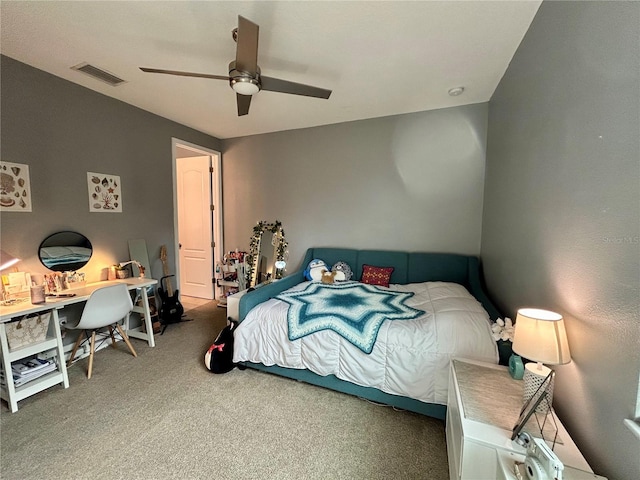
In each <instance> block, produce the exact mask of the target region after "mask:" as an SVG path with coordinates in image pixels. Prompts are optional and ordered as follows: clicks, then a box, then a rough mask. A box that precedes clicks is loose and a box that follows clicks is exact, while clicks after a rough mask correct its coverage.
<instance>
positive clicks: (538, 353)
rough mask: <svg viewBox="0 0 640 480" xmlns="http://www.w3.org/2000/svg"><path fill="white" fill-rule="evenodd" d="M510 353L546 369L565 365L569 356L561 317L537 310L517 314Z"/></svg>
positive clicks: (553, 313)
mask: <svg viewBox="0 0 640 480" xmlns="http://www.w3.org/2000/svg"><path fill="white" fill-rule="evenodd" d="M513 351H514V352H515V353H517V354H518V355H520V356H522V357H524V358H528V359H529V360H533V361H535V362H540V363H546V364H547V365H560V364H564V363H569V362H570V361H571V353H570V351H569V342H568V341H567V332H566V330H565V328H564V320H563V319H562V315H560V314H558V313H555V312H550V311H548V310H540V309H537V308H521V309H520V310H518V314H517V316H516V324H515V333H514V337H513Z"/></svg>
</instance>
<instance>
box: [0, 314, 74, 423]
mask: <svg viewBox="0 0 640 480" xmlns="http://www.w3.org/2000/svg"><path fill="white" fill-rule="evenodd" d="M5 326H6V324H5V322H4V321H3V322H1V323H0V348H1V349H2V369H3V370H4V373H5V382H6V385H3V386H2V387H1V388H0V398H2V399H3V400H5V401H6V402H7V404H8V405H9V409H10V410H11V412H12V413H14V412H17V411H18V402H19V401H20V400H23V399H25V398H27V397H30V396H31V395H34V394H36V393H38V392H41V391H42V390H46V389H47V388H49V387H53V386H54V385H58V384H60V383H61V384H62V385H63V386H64V388H69V377H68V376H67V367H66V365H65V357H64V349H63V345H62V335H61V333H60V323H59V319H58V310H57V309H52V310H51V315H50V316H49V332H51V331H53V336H50V335H48V336H47V338H46V339H45V340H43V341H41V342H37V343H34V344H31V345H27V346H24V347H21V348H16V349H13V350H12V349H10V348H9V342H8V340H7V330H6V327H5ZM49 350H54V351H55V356H54V361H55V362H56V364H57V369H56V370H55V371H53V372H49V373H47V374H45V375H43V376H41V377H38V378H35V379H33V380H31V381H29V382H27V383H25V384H23V385H20V386H16V385H15V384H14V382H13V374H12V371H11V364H12V363H13V362H17V361H18V360H22V359H23V358H27V357H31V356H33V355H37V354H38V353H42V352H47V351H49Z"/></svg>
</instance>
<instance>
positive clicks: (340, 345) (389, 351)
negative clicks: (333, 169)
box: [233, 282, 498, 405]
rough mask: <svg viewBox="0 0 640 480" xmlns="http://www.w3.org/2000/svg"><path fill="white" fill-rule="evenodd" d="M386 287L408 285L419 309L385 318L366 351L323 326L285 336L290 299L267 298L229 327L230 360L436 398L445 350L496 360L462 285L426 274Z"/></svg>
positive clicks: (485, 323) (485, 326) (484, 321)
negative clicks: (424, 279)
mask: <svg viewBox="0 0 640 480" xmlns="http://www.w3.org/2000/svg"><path fill="white" fill-rule="evenodd" d="M306 284H307V282H304V283H302V284H300V285H297V286H296V287H294V288H293V289H300V288H304V286H305V285H306ZM380 288H384V287H380ZM293 289H292V290H293ZM389 289H390V290H396V291H403V292H414V296H413V297H411V298H410V299H409V300H408V301H407V305H409V306H411V307H414V308H418V309H420V310H424V312H425V314H424V315H422V316H420V317H418V318H417V319H415V320H394V321H390V320H386V321H385V322H384V323H383V324H382V326H381V328H380V331H379V333H378V339H377V341H376V344H375V345H374V347H373V351H372V352H371V353H370V354H366V353H364V352H362V351H361V350H360V349H359V348H358V347H356V346H354V345H352V344H351V343H349V342H348V341H347V340H345V339H344V338H342V337H341V336H340V335H338V334H337V333H335V332H333V331H330V330H324V331H321V332H317V333H314V334H311V335H308V336H306V337H303V338H301V339H299V340H294V341H290V340H289V338H288V332H287V328H288V327H287V309H288V308H289V305H288V304H286V303H285V302H282V301H280V300H276V299H271V300H268V301H266V302H264V303H262V304H260V305H258V306H256V307H255V308H254V309H252V310H251V311H250V312H249V314H248V315H247V317H246V318H245V320H244V321H243V322H242V323H240V325H239V326H238V328H237V329H236V330H235V343H234V353H233V361H234V362H243V361H248V362H254V363H262V364H264V365H279V366H281V367H287V368H295V369H308V370H311V371H312V372H315V373H317V374H318V375H323V376H325V375H329V374H333V375H335V376H336V377H338V378H340V379H342V380H346V381H348V382H351V383H355V384H357V385H362V386H366V387H374V388H377V389H378V390H382V391H383V392H386V393H390V394H393V395H402V396H406V397H411V398H415V399H417V400H422V401H424V402H428V403H439V404H443V405H444V404H446V403H447V385H448V376H449V361H450V359H451V357H453V356H457V357H465V358H473V359H477V360H482V361H486V362H490V363H497V362H498V350H497V347H496V342H495V341H494V340H493V338H492V336H491V323H490V320H489V316H488V314H487V312H486V311H485V310H484V309H483V308H482V305H481V304H480V303H479V302H478V301H477V300H476V299H475V298H474V297H473V296H472V295H471V294H470V293H469V292H468V291H467V290H466V289H465V288H464V287H463V286H461V285H458V284H456V283H444V282H429V283H414V284H409V285H391V286H390V287H389Z"/></svg>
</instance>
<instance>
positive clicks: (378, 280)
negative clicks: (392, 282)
mask: <svg viewBox="0 0 640 480" xmlns="http://www.w3.org/2000/svg"><path fill="white" fill-rule="evenodd" d="M392 273H393V267H373V266H371V265H363V266H362V278H361V279H360V281H361V282H362V283H368V284H369V285H381V286H383V287H388V286H389V279H390V278H391V274H392Z"/></svg>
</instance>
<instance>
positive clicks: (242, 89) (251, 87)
mask: <svg viewBox="0 0 640 480" xmlns="http://www.w3.org/2000/svg"><path fill="white" fill-rule="evenodd" d="M231 88H233V89H234V90H235V92H236V93H239V94H240V95H254V94H256V93H258V92H259V91H260V86H259V85H258V82H257V81H256V80H254V79H253V78H234V79H232V80H231Z"/></svg>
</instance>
